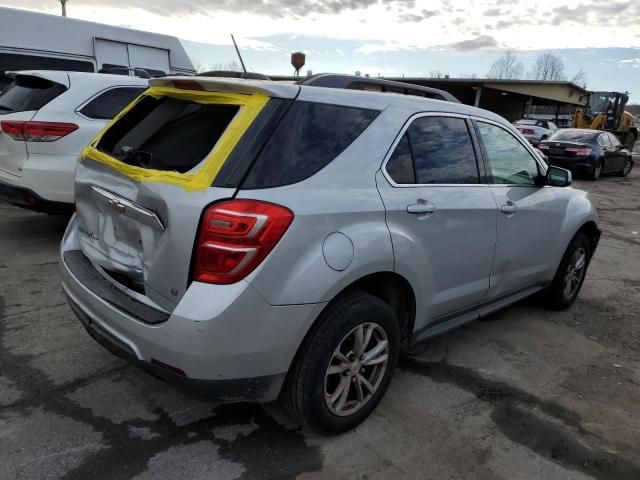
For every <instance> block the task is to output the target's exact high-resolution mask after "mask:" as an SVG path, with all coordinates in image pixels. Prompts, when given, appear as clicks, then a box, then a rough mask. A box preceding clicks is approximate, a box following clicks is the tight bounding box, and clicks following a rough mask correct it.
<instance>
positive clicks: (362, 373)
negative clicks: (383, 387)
mask: <svg viewBox="0 0 640 480" xmlns="http://www.w3.org/2000/svg"><path fill="white" fill-rule="evenodd" d="M388 364H389V340H388V338H387V334H386V332H385V331H384V329H383V328H382V327H381V326H380V325H378V324H377V323H371V322H369V323H362V324H360V325H358V326H357V327H355V328H354V329H353V330H351V331H350V332H349V333H348V334H347V335H345V336H344V338H343V339H342V341H341V342H340V344H339V345H338V347H337V348H336V349H335V351H334V352H333V355H332V357H331V360H330V362H329V366H328V367H327V371H326V374H325V380H324V397H325V402H326V405H327V407H328V408H329V411H331V413H333V414H334V415H338V416H340V417H345V416H348V415H352V414H354V413H356V412H358V411H359V410H360V409H361V408H362V407H363V406H364V405H365V404H366V403H367V402H368V401H369V400H370V399H371V398H372V397H373V395H374V394H375V393H376V392H377V391H378V388H379V387H380V384H381V383H382V380H383V378H384V374H385V372H386V370H387V365H388Z"/></svg>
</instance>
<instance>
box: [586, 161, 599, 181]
mask: <svg viewBox="0 0 640 480" xmlns="http://www.w3.org/2000/svg"><path fill="white" fill-rule="evenodd" d="M600 175H602V160H598V162H597V163H596V165H595V166H594V167H593V170H592V171H591V174H590V175H589V179H590V180H598V179H599V178H600Z"/></svg>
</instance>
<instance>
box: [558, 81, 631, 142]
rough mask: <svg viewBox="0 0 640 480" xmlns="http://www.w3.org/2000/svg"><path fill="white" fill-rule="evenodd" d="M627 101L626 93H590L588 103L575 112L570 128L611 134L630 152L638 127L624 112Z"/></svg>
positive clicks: (627, 95)
mask: <svg viewBox="0 0 640 480" xmlns="http://www.w3.org/2000/svg"><path fill="white" fill-rule="evenodd" d="M628 100H629V94H627V93H620V92H591V93H590V94H589V103H587V105H586V106H585V107H584V108H579V109H577V110H576V113H575V115H574V117H573V122H572V123H571V128H588V129H592V130H606V131H608V132H612V133H613V134H615V135H616V137H618V139H619V140H620V142H621V143H622V144H623V145H624V146H625V148H626V149H627V150H629V151H632V150H633V146H634V144H635V143H636V140H637V139H638V127H637V125H636V123H635V119H634V117H633V115H632V114H630V113H629V112H626V111H625V110H624V107H625V106H626V105H627V101H628Z"/></svg>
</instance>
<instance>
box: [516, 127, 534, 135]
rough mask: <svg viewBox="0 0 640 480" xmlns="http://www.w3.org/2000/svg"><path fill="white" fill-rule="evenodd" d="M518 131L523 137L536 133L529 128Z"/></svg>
mask: <svg viewBox="0 0 640 480" xmlns="http://www.w3.org/2000/svg"><path fill="white" fill-rule="evenodd" d="M520 131H521V132H522V134H523V135H534V134H535V133H536V132H534V131H533V129H531V128H521V129H520Z"/></svg>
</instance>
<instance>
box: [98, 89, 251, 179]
mask: <svg viewBox="0 0 640 480" xmlns="http://www.w3.org/2000/svg"><path fill="white" fill-rule="evenodd" d="M238 110H239V107H238V106H237V105H214V104H208V105H204V104H199V103H194V102H189V101H186V100H179V99H175V98H171V97H161V98H159V99H156V98H153V97H149V96H146V97H144V98H143V99H141V100H140V101H139V102H138V103H137V104H136V105H135V106H134V107H133V108H132V109H131V110H129V111H128V112H127V113H126V114H125V115H123V116H122V117H121V119H120V120H119V121H117V122H116V123H115V124H114V125H113V126H112V127H111V128H110V129H109V130H107V132H105V134H104V136H103V137H102V139H101V140H100V143H99V144H98V147H97V148H98V150H100V151H102V152H104V153H107V154H109V155H111V156H112V157H114V158H117V159H118V160H120V161H122V162H124V163H128V164H130V165H135V166H138V167H143V168H150V169H154V170H167V171H176V172H179V173H185V172H188V171H189V170H191V169H192V168H194V167H195V166H196V165H198V164H199V163H200V162H201V161H202V160H204V159H205V158H206V157H207V155H208V154H209V153H210V152H211V150H213V147H214V146H215V144H216V143H217V141H218V139H219V138H220V137H221V136H222V134H223V133H224V131H225V130H226V128H227V126H228V125H229V123H231V121H232V120H233V118H234V116H235V115H236V113H238Z"/></svg>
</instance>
